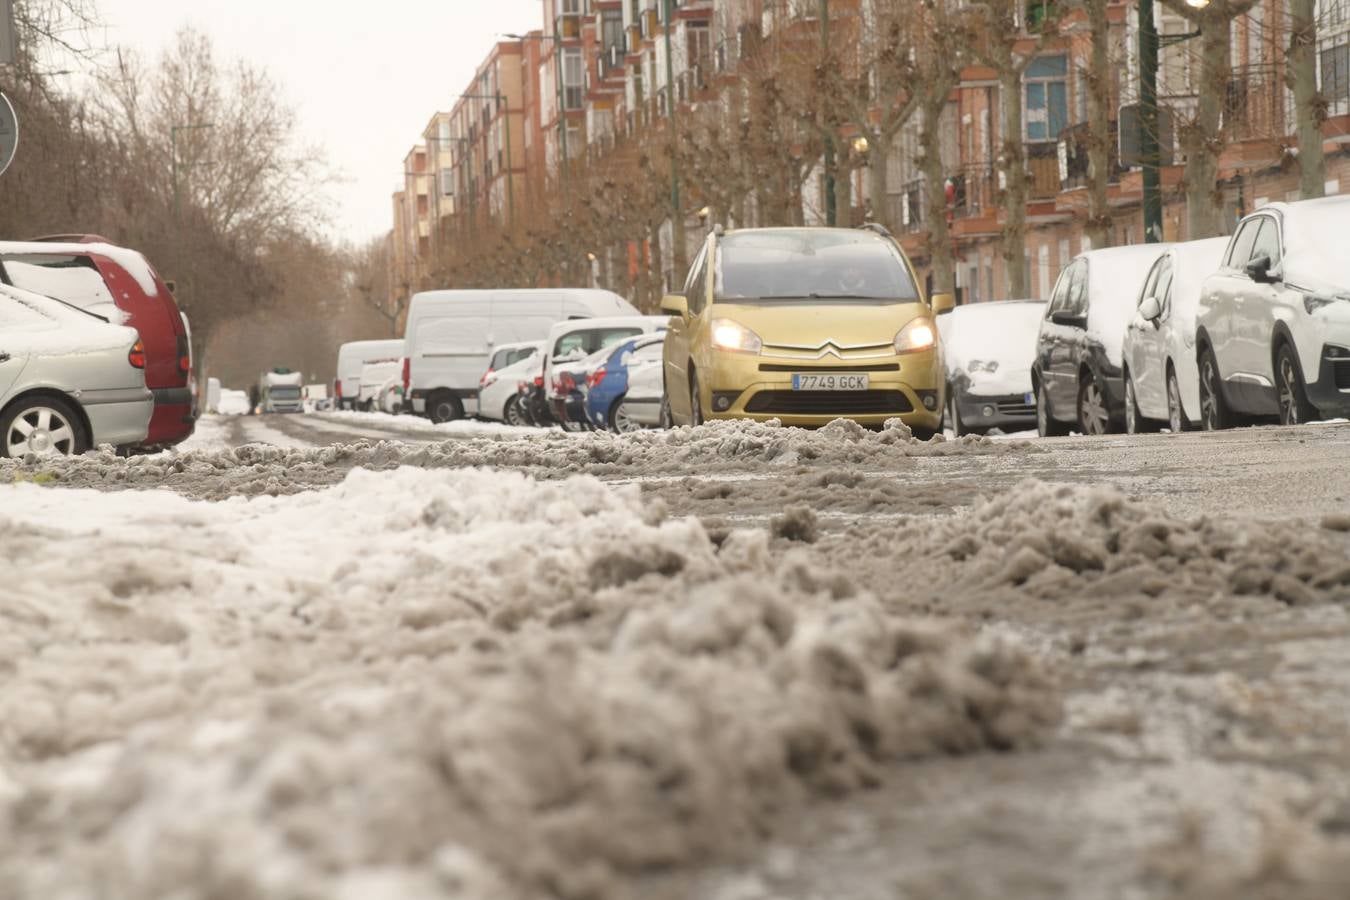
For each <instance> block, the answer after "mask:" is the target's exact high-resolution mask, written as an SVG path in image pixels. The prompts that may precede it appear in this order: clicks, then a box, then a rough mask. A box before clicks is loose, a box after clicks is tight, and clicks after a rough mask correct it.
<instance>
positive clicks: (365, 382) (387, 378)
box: [356, 359, 403, 412]
mask: <svg viewBox="0 0 1350 900" xmlns="http://www.w3.org/2000/svg"><path fill="white" fill-rule="evenodd" d="M402 400H403V360H401V359H394V360H389V361H386V362H374V363H366V364H365V365H364V366H362V367H361V381H360V389H359V391H358V392H357V395H356V408H357V409H363V410H365V411H367V412H370V411H372V410H381V411H382V412H396V411H397V410H398V409H399V408H400V407H401V406H402Z"/></svg>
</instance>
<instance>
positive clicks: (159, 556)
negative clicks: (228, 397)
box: [0, 468, 1061, 897]
mask: <svg viewBox="0 0 1350 900" xmlns="http://www.w3.org/2000/svg"><path fill="white" fill-rule="evenodd" d="M71 508H78V509H79V510H80V515H79V517H77V518H75V517H71V516H69V515H67V513H68V512H69V510H70V509H71ZM133 510H134V511H135V515H132V514H131V512H132V511H133ZM768 541H769V535H768V533H767V532H766V531H763V530H747V531H735V532H732V533H730V534H729V535H728V536H726V537H725V538H724V539H722V540H720V541H719V542H714V541H713V540H711V539H710V538H709V536H708V535H707V533H705V531H704V529H703V527H702V525H701V524H700V523H699V522H698V521H697V520H694V519H681V520H667V519H665V518H664V517H663V514H662V512H661V510H660V508H659V505H658V506H653V505H652V504H650V503H647V502H644V500H643V498H642V496H641V494H640V492H639V490H638V489H637V488H636V487H629V488H625V489H621V490H617V491H616V490H614V489H612V488H611V487H608V486H606V485H604V484H602V483H601V482H599V481H598V480H595V479H592V478H588V477H573V478H570V479H567V480H558V481H550V482H536V481H533V480H531V479H530V478H527V477H526V476H523V475H519V474H514V473H506V472H499V471H487V470H454V471H444V470H442V471H432V470H425V469H412V468H404V469H400V470H398V471H394V472H387V473H371V472H368V471H363V470H356V471H354V472H352V473H351V474H350V476H349V477H348V478H347V479H346V480H345V481H344V482H343V483H341V484H340V485H338V486H336V487H334V488H331V489H328V490H324V491H318V492H311V493H306V494H300V495H295V496H290V497H280V498H271V497H268V498H260V499H256V500H251V501H242V500H235V501H231V502H226V503H206V502H199V501H190V500H186V499H184V498H182V497H179V496H177V495H174V494H170V493H167V492H163V491H149V492H142V491H134V492H133V491H128V492H117V493H98V492H93V491H80V490H62V491H54V490H50V489H45V488H40V487H38V486H35V485H31V484H19V485H6V486H0V567H3V569H4V571H5V572H6V578H5V580H4V582H3V583H0V626H2V627H0V659H3V660H5V665H6V669H5V673H4V677H5V690H4V691H2V692H0V723H3V729H4V730H3V735H4V738H5V739H4V740H3V741H0V871H3V872H5V880H6V888H7V889H8V890H9V891H10V892H12V893H14V894H15V895H16V896H30V897H57V896H91V895H95V894H101V895H106V896H110V897H168V896H182V897H190V896H201V891H202V886H203V885H204V884H209V883H222V880H223V882H224V883H228V884H229V885H230V889H229V891H228V893H229V894H230V895H231V896H271V897H290V896H301V895H304V896H311V895H312V896H324V897H358V896H359V897H371V896H382V897H396V896H397V897H431V896H445V892H444V891H443V890H442V891H438V890H435V889H434V887H435V886H436V885H442V886H444V885H449V884H455V885H457V887H456V888H455V889H454V890H452V891H451V893H453V894H454V895H455V896H465V897H513V896H521V895H529V896H537V895H543V894H545V893H550V894H551V893H554V891H553V890H552V889H553V888H554V887H556V886H557V885H560V884H577V882H574V881H573V880H572V879H574V878H575V877H576V876H577V873H578V861H579V860H581V861H584V867H583V868H584V872H585V875H586V878H588V879H592V880H590V881H588V882H587V883H588V884H591V885H596V884H615V883H617V880H618V879H619V878H620V877H621V876H626V877H636V876H637V875H638V874H640V873H642V872H644V871H650V870H652V869H653V868H655V867H665V866H670V865H674V864H679V863H687V862H696V861H700V860H704V859H708V858H711V857H713V856H715V855H716V854H720V853H725V852H734V851H735V850H736V849H737V848H743V847H745V846H747V845H748V844H749V843H750V842H752V841H753V840H754V839H755V836H756V835H757V834H758V833H759V832H760V830H761V828H762V827H763V824H764V823H765V822H766V821H768V820H769V817H771V816H772V815H773V814H774V813H775V811H779V810H782V809H783V808H785V805H786V804H791V803H793V802H795V798H802V797H805V796H807V795H810V794H813V793H818V792H827V793H829V794H831V795H834V794H838V793H840V792H843V791H848V790H851V789H856V788H858V787H861V786H862V785H865V784H867V783H868V782H869V779H870V778H871V773H872V772H873V771H874V769H875V767H876V766H877V765H879V764H881V763H883V762H886V761H898V760H911V759H920V758H924V757H932V756H940V755H947V754H954V753H963V752H973V751H978V750H981V749H986V748H997V749H999V750H1004V751H1006V750H1010V749H1016V748H1019V747H1023V746H1026V745H1029V744H1034V743H1036V742H1038V741H1039V740H1041V739H1043V738H1045V737H1047V736H1048V735H1050V734H1051V733H1052V731H1053V729H1054V727H1055V726H1056V724H1057V722H1058V720H1059V717H1060V714H1061V706H1060V701H1059V698H1058V691H1057V688H1056V685H1055V682H1054V680H1053V679H1052V678H1051V677H1050V676H1049V675H1047V674H1046V673H1045V672H1044V671H1043V670H1042V668H1041V666H1039V665H1038V664H1037V663H1036V662H1035V660H1034V657H1033V656H1032V654H1031V653H1030V652H1029V651H1026V650H1023V649H1020V648H1019V647H1018V646H1017V644H1016V642H1015V641H1014V640H1012V639H1010V638H1009V637H1007V636H1006V635H1003V634H1001V633H1000V632H999V630H998V629H997V628H996V627H991V628H989V629H987V630H985V631H984V632H983V633H981V634H979V635H971V634H969V633H956V632H951V631H946V630H943V629H942V628H940V627H938V626H936V625H933V624H924V623H916V622H912V621H909V620H906V619H903V618H900V617H898V616H897V615H896V614H894V613H892V612H889V611H888V610H887V609H885V608H884V607H883V606H882V605H881V604H879V603H878V602H877V601H876V600H875V599H873V598H872V597H871V596H869V595H868V594H866V593H864V592H860V591H858V590H857V589H855V588H852V587H850V586H847V585H846V583H845V581H844V580H842V579H841V578H839V577H837V576H836V575H835V574H834V573H830V572H824V571H819V570H817V568H816V566H815V564H814V563H812V562H811V561H809V560H808V559H807V558H805V557H803V558H800V559H792V560H791V565H790V566H788V567H787V568H783V567H781V566H779V565H777V564H776V563H775V562H774V560H775V557H774V556H772V555H771V554H770V553H769V547H768ZM521 547H529V548H531V552H529V553H521V552H520V548H521ZM377 876H378V877H377ZM372 879H374V880H372ZM594 879H600V880H599V881H595V880H594ZM373 883H379V884H381V885H383V887H384V889H383V890H382V891H380V892H372V890H370V885H371V884H373ZM565 893H568V894H572V895H576V892H574V891H566V892H565ZM586 893H587V894H588V895H591V896H598V895H597V894H596V893H595V891H594V890H588V891H586ZM601 893H603V894H605V895H607V896H612V894H611V893H610V892H609V891H608V890H605V891H602V892H601Z"/></svg>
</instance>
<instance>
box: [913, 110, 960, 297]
mask: <svg viewBox="0 0 1350 900" xmlns="http://www.w3.org/2000/svg"><path fill="white" fill-rule="evenodd" d="M930 90H932V93H931V94H929V95H928V97H927V98H926V102H925V103H924V105H923V111H922V115H923V127H922V128H921V129H920V131H919V148H920V155H919V168H920V169H921V170H922V171H923V193H924V219H925V223H924V224H926V225H927V226H928V261H929V262H928V266H929V269H930V270H931V271H932V273H933V293H935V294H943V293H951V292H952V291H953V290H955V288H956V273H955V271H954V270H953V267H952V242H951V236H950V229H948V227H947V190H946V188H947V181H946V178H945V176H944V173H943V171H942V131H941V128H942V108H943V107H944V106H945V105H946V102H947V91H946V90H945V89H944V90H937V89H936V88H930Z"/></svg>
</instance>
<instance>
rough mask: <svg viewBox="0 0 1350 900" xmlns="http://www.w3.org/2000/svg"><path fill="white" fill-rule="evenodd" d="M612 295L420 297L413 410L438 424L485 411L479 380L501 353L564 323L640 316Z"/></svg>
mask: <svg viewBox="0 0 1350 900" xmlns="http://www.w3.org/2000/svg"><path fill="white" fill-rule="evenodd" d="M637 315H638V311H637V309H636V308H635V307H634V306H633V305H632V304H631V303H629V302H628V301H627V300H625V299H623V298H622V297H620V296H619V295H618V294H615V293H612V292H610V291H601V290H584V289H579V288H540V289H531V290H503V291H427V292H425V293H421V294H417V295H415V296H414V297H413V298H412V304H411V305H410V306H409V308H408V330H407V333H406V335H405V338H406V348H405V351H404V354H403V355H404V356H405V357H406V359H407V364H406V368H405V370H404V371H405V378H406V381H407V385H406V386H407V388H408V398H409V399H410V400H411V401H412V407H413V411H414V412H416V413H419V414H422V415H426V416H429V417H430V418H431V420H432V421H433V422H448V421H450V420H452V419H459V418H463V417H464V416H465V415H466V414H468V415H472V414H476V413H477V412H478V388H479V380H480V378H481V377H482V375H483V373H484V372H485V371H487V367H488V363H489V361H490V359H491V355H492V351H493V348H495V347H497V346H498V345H500V344H506V343H515V342H518V341H538V340H543V339H544V338H545V337H547V336H548V333H549V329H550V328H552V327H553V325H554V324H555V323H557V322H565V321H567V320H568V319H592V318H596V317H598V316H637Z"/></svg>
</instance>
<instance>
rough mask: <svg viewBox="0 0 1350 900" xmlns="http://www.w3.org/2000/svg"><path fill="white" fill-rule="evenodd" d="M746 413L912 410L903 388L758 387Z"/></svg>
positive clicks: (836, 413) (843, 413) (847, 413)
mask: <svg viewBox="0 0 1350 900" xmlns="http://www.w3.org/2000/svg"><path fill="white" fill-rule="evenodd" d="M745 411H746V412H748V413H761V414H768V415H784V416H832V415H833V416H878V415H888V414H899V413H907V412H913V411H914V406H913V405H912V404H911V403H910V402H909V398H908V397H907V396H905V394H904V392H902V391H760V392H759V393H757V394H755V396H753V397H751V398H750V402H748V403H746V404H745Z"/></svg>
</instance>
